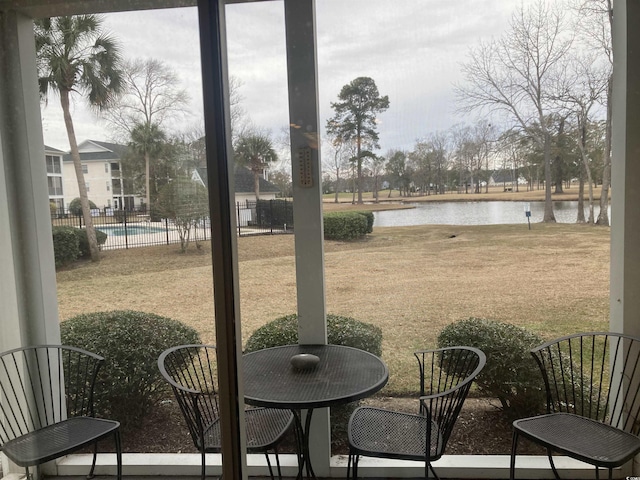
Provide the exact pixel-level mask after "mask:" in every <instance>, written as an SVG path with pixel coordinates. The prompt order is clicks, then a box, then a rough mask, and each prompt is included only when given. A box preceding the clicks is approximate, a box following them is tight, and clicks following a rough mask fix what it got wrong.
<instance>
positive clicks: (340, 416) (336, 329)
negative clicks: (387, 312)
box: [245, 313, 382, 447]
mask: <svg viewBox="0 0 640 480" xmlns="http://www.w3.org/2000/svg"><path fill="white" fill-rule="evenodd" d="M327 341H328V343H329V344H331V345H345V346H347V347H355V348H359V349H360V350H365V351H367V352H369V353H373V354H374V355H377V356H380V355H382V330H380V327H377V326H375V325H372V324H370V323H365V322H361V321H358V320H355V319H354V318H350V317H342V316H339V315H332V314H327ZM295 343H298V315H296V314H295V313H294V314H291V315H287V316H285V317H280V318H277V319H275V320H272V321H271V322H269V323H267V324H265V325H263V326H262V327H260V328H258V329H257V330H256V331H255V332H253V334H252V335H251V336H250V337H249V339H248V340H247V343H246V345H245V352H253V351H255V350H260V349H262V348H270V347H278V346H280V345H291V344H295ZM358 403H359V402H352V403H349V404H347V405H339V406H336V407H331V412H330V415H331V438H333V439H346V438H347V425H348V423H349V418H350V417H351V413H352V412H353V410H355V408H356V407H357V406H358ZM334 446H337V442H335V441H334ZM345 446H346V444H345V443H344V442H343V443H342V447H345Z"/></svg>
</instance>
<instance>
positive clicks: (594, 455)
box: [513, 413, 640, 467]
mask: <svg viewBox="0 0 640 480" xmlns="http://www.w3.org/2000/svg"><path fill="white" fill-rule="evenodd" d="M513 426H514V427H515V428H516V429H518V430H519V431H520V432H521V433H522V434H524V435H525V436H530V437H533V438H534V439H537V440H538V441H540V442H542V444H543V445H549V446H550V447H551V448H552V449H554V450H558V451H560V452H562V453H571V454H573V455H576V456H577V457H578V458H581V459H585V461H586V459H595V460H597V461H598V462H600V465H602V466H611V467H615V466H619V465H622V464H623V463H625V462H626V461H627V460H629V459H630V458H631V457H633V455H635V453H637V452H638V451H639V450H640V439H639V438H638V437H636V436H635V435H632V434H630V433H627V432H624V431H622V430H619V429H617V428H613V427H611V426H609V425H605V424H603V423H600V422H597V421H595V420H591V419H588V418H585V417H581V416H579V415H573V414H570V413H552V414H549V415H541V416H539V417H531V418H524V419H521V420H516V421H515V422H513Z"/></svg>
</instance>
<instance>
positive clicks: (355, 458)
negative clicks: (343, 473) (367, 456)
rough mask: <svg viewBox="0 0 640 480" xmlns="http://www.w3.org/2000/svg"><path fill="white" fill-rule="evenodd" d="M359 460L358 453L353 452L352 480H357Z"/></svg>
mask: <svg viewBox="0 0 640 480" xmlns="http://www.w3.org/2000/svg"><path fill="white" fill-rule="evenodd" d="M359 461H360V454H358V453H355V454H354V455H353V464H352V466H353V480H358V462H359Z"/></svg>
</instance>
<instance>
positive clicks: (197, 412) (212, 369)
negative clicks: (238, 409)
mask: <svg viewBox="0 0 640 480" xmlns="http://www.w3.org/2000/svg"><path fill="white" fill-rule="evenodd" d="M158 368H159V369H160V373H161V374H162V376H163V377H164V379H165V380H166V381H167V382H168V383H169V385H171V388H172V390H173V393H174V395H175V397H176V401H177V402H178V405H179V406H180V410H181V411H182V414H183V415H184V418H185V421H186V422H187V427H188V429H189V433H190V434H191V438H192V440H193V443H194V444H195V446H196V448H198V449H200V448H201V446H202V441H203V434H204V431H205V430H206V429H207V427H208V426H209V425H211V424H212V423H213V422H215V421H216V419H217V418H218V416H219V408H218V393H217V373H216V372H217V371H216V347H214V346H213V345H180V346H177V347H172V348H169V349H168V350H165V351H164V352H162V354H161V355H160V357H159V358H158Z"/></svg>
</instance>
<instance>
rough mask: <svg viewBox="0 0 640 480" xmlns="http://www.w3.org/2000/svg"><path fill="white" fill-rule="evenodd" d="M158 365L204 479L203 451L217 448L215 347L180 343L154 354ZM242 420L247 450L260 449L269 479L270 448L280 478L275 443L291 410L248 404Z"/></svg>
mask: <svg viewBox="0 0 640 480" xmlns="http://www.w3.org/2000/svg"><path fill="white" fill-rule="evenodd" d="M158 367H159V368H160V372H161V373H162V376H163V377H164V379H165V380H166V381H167V382H168V383H169V385H171V388H172V389H173V393H174V394H175V397H176V401H177V402H178V405H179V406H180V410H181V411H182V414H183V415H184V418H185V421H186V423H187V427H188V429H189V433H190V434H191V438H192V440H193V443H194V445H195V447H196V448H197V449H198V451H199V452H200V453H201V455H202V470H201V478H202V479H204V478H205V474H206V463H205V462H206V457H205V454H206V453H208V452H210V453H218V452H220V451H221V438H220V422H219V409H218V392H217V374H216V347H214V346H212V345H180V346H177V347H172V348H169V349H167V350H165V351H164V352H162V354H161V355H160V357H159V358H158ZM245 423H246V441H247V451H248V452H249V453H264V455H265V457H266V459H267V465H268V466H269V474H270V475H271V478H272V479H273V478H274V475H273V470H272V467H271V461H270V459H269V452H270V451H273V452H274V454H275V457H276V464H277V468H278V477H279V478H282V474H281V471H280V459H279V457H278V448H277V447H278V444H279V443H280V441H281V440H282V439H283V438H284V436H285V434H286V432H287V431H288V430H289V428H290V427H291V425H292V424H293V414H292V413H291V412H290V411H289V410H282V409H275V408H248V409H247V410H245Z"/></svg>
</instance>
